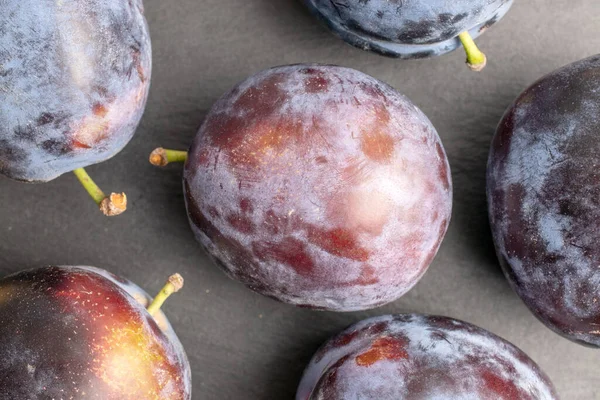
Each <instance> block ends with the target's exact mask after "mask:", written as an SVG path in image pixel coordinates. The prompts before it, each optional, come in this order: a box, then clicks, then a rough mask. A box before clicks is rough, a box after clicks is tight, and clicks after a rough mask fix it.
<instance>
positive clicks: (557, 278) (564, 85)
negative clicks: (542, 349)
mask: <svg viewBox="0 0 600 400" xmlns="http://www.w3.org/2000/svg"><path fill="white" fill-rule="evenodd" d="M599 116H600V56H594V57H591V58H588V59H585V60H582V61H579V62H576V63H574V64H571V65H568V66H566V67H563V68H561V69H559V70H557V71H555V72H553V73H551V74H549V75H548V76H546V77H544V78H542V79H541V80H539V81H538V82H536V83H535V84H533V85H532V86H531V87H529V88H528V89H527V90H525V91H524V92H523V93H522V94H521V95H520V96H519V98H518V99H517V100H516V101H515V102H514V104H513V105H512V106H511V107H510V108H509V109H508V110H507V112H506V114H505V115H504V118H503V119H502V121H501V122H500V124H499V126H498V130H497V132H496V136H495V137H494V140H493V143H492V148H491V152H490V156H489V162H488V172H487V176H488V182H487V196H488V203H489V215H490V221H491V225H492V232H493V235H494V240H495V243H496V249H497V253H498V258H499V259H500V262H501V264H502V267H503V269H504V271H505V274H506V276H507V278H508V280H509V281H510V283H511V285H512V287H513V288H514V289H515V291H516V292H517V293H518V294H519V296H520V297H521V298H522V299H523V301H524V302H525V303H526V304H527V306H528V307H529V308H530V309H531V311H533V313H534V314H535V315H536V316H537V317H538V318H539V319H540V320H541V321H542V322H543V323H544V324H546V325H547V326H548V327H550V328H551V329H553V330H554V331H556V332H557V333H559V334H561V335H563V336H564V337H566V338H568V339H570V340H573V341H576V342H579V343H581V344H585V345H590V346H595V347H599V346H600V292H599V290H598V287H600V269H599V266H600V250H598V246H597V243H598V240H599V239H600V172H599V169H598V164H599V160H600V158H599V154H600V143H599V142H598V134H599V133H600V117H599Z"/></svg>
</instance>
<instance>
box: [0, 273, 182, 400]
mask: <svg viewBox="0 0 600 400" xmlns="http://www.w3.org/2000/svg"><path fill="white" fill-rule="evenodd" d="M182 285H183V279H182V278H181V276H180V275H178V274H175V275H173V276H171V277H170V278H169V281H168V283H167V284H166V285H165V287H164V288H163V290H162V291H161V292H160V293H159V295H157V296H156V298H155V299H154V300H152V299H151V298H150V296H148V294H146V292H144V291H143V290H142V289H140V288H139V287H138V286H137V285H135V284H134V283H132V282H130V281H128V280H125V279H122V278H119V277H117V276H115V275H113V274H111V273H109V272H107V271H104V270H101V269H98V268H93V267H45V268H40V269H35V270H29V271H23V272H20V273H17V274H15V275H11V276H9V277H6V278H4V279H2V280H0V337H1V338H2V340H0V393H1V394H2V396H4V397H2V396H0V397H2V398H3V399H4V398H6V399H90V400H92V399H97V400H190V399H191V370H190V366H189V363H188V360H187V356H186V354H185V352H184V349H183V346H182V345H181V342H180V341H179V339H178V338H177V336H176V335H175V332H174V331H173V328H172V327H171V325H170V324H169V321H168V320H167V318H166V317H165V315H164V314H163V312H162V311H161V310H160V306H161V305H162V303H163V302H164V300H165V299H166V298H167V297H168V296H169V295H170V294H171V293H174V292H175V291H177V290H179V289H180V288H181V286H182ZM146 307H148V310H146Z"/></svg>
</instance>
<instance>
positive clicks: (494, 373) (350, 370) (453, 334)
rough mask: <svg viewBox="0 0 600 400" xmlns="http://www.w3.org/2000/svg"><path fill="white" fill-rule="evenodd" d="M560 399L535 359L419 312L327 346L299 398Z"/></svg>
mask: <svg viewBox="0 0 600 400" xmlns="http://www.w3.org/2000/svg"><path fill="white" fill-rule="evenodd" d="M325 399H327V400H337V399H339V400H349V399H377V400H403V399H405V400H437V399H439V400H442V399H443V400H448V399H452V400H555V399H558V396H557V394H556V391H555V389H554V388H553V386H552V383H551V382H550V380H549V379H548V377H547V376H546V375H545V374H544V373H543V372H542V371H541V370H540V368H539V367H538V366H537V365H536V363H535V362H534V361H532V360H531V359H530V358H529V357H528V356H527V355H526V354H525V353H523V352H522V351H521V350H519V349H518V348H517V347H515V346H514V345H512V344H511V343H509V342H507V341H505V340H503V339H501V338H499V337H498V336H496V335H494V334H492V333H490V332H488V331H485V330H484V329H481V328H479V327H477V326H474V325H471V324H468V323H466V322H462V321H458V320H455V319H451V318H446V317H436V316H426V315H417V314H404V315H387V316H381V317H375V318H371V319H367V320H364V321H362V322H359V323H357V324H355V325H353V326H351V327H350V328H348V329H347V330H345V331H344V332H342V333H340V334H339V335H337V336H335V337H334V338H332V339H331V340H329V341H328V342H327V343H325V344H324V345H323V346H322V347H321V348H320V349H319V350H318V351H317V353H316V354H315V356H314V357H313V359H312V360H311V362H310V364H309V365H308V367H307V368H306V370H305V372H304V376H303V377H302V381H301V382H300V386H299V388H298V392H297V394H296V400H325Z"/></svg>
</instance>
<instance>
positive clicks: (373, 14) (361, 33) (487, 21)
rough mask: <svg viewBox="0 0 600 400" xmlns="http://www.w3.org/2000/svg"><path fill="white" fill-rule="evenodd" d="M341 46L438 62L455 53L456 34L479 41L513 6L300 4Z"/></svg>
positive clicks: (507, 2) (480, 1)
mask: <svg viewBox="0 0 600 400" xmlns="http://www.w3.org/2000/svg"><path fill="white" fill-rule="evenodd" d="M303 3H304V4H306V6H307V7H308V9H309V10H310V11H311V12H312V13H313V14H314V15H315V16H317V18H319V20H321V21H322V22H323V23H324V24H325V25H326V26H327V27H328V28H329V29H331V30H332V31H333V32H334V33H335V34H336V35H338V36H339V37H340V38H342V39H343V40H345V41H346V42H348V43H350V44H352V45H354V46H356V47H358V48H361V49H363V50H369V51H374V52H376V53H379V54H382V55H385V56H389V57H398V58H403V59H413V58H426V57H433V56H439V55H442V54H445V53H448V52H450V51H453V50H455V49H457V48H458V47H460V45H461V40H460V39H459V34H461V33H463V32H468V33H469V34H470V36H471V37H472V38H476V37H478V36H479V35H481V34H482V33H483V32H484V31H485V30H486V29H487V28H489V27H490V26H492V25H494V24H495V23H496V22H498V21H499V20H500V19H501V18H502V17H504V15H505V14H506V13H507V12H508V10H509V9H510V7H511V6H512V3H513V0H453V1H448V0H413V1H406V0H404V1H402V0H303Z"/></svg>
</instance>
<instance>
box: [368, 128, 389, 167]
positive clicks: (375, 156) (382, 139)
mask: <svg viewBox="0 0 600 400" xmlns="http://www.w3.org/2000/svg"><path fill="white" fill-rule="evenodd" d="M360 148H361V150H362V152H363V153H364V154H365V155H366V156H367V157H368V158H369V159H371V160H373V161H378V162H389V161H391V159H392V155H393V154H394V138H393V137H392V136H390V135H388V134H387V133H385V132H384V131H382V130H380V129H376V130H373V131H363V133H362V135H361V137H360Z"/></svg>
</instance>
